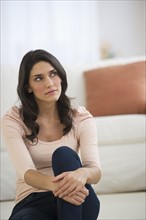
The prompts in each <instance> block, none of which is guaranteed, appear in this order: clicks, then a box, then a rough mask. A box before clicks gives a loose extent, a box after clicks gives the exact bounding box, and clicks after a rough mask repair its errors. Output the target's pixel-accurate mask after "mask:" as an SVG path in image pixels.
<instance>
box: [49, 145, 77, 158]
mask: <svg viewBox="0 0 146 220" xmlns="http://www.w3.org/2000/svg"><path fill="white" fill-rule="evenodd" d="M74 154H76V152H75V151H73V150H72V149H71V148H70V147H67V146H61V147H59V148H57V149H56V150H55V151H54V153H53V155H52V160H55V159H56V158H57V160H58V159H65V158H66V156H67V157H68V156H69V155H74Z"/></svg>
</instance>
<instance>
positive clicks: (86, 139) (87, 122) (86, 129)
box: [77, 107, 101, 169]
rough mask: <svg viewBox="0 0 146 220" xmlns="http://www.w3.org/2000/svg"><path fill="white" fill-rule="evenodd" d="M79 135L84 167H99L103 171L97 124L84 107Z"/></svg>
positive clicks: (81, 113) (79, 119)
mask: <svg viewBox="0 0 146 220" xmlns="http://www.w3.org/2000/svg"><path fill="white" fill-rule="evenodd" d="M77 135H78V141H79V149H80V155H81V159H82V164H83V166H84V167H92V166H97V167H99V169H101V164H100V159H99V151H98V140H97V127H96V123H95V120H94V118H93V116H92V115H91V114H90V113H89V112H88V111H87V110H86V109H85V108H84V107H82V108H81V109H80V112H79V115H78V130H77Z"/></svg>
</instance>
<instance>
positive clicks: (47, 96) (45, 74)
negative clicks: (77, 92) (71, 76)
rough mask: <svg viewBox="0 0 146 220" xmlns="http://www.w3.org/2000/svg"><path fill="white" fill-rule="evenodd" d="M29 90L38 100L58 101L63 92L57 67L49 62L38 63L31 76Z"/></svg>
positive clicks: (39, 101) (40, 101)
mask: <svg viewBox="0 0 146 220" xmlns="http://www.w3.org/2000/svg"><path fill="white" fill-rule="evenodd" d="M29 91H30V92H33V95H34V97H35V100H36V102H37V103H38V104H39V103H42V102H50V103H51V102H56V101H57V100H58V99H59V97H60V94H61V79H60V77H59V76H58V73H57V71H56V70H55V68H54V67H53V66H52V65H51V64H50V63H48V62H45V61H40V62H38V63H36V64H35V65H34V66H33V68H32V70H31V72H30V76H29Z"/></svg>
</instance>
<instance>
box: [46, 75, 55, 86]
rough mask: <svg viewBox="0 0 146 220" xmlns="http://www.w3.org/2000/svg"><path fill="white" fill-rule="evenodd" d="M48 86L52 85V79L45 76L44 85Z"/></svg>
mask: <svg viewBox="0 0 146 220" xmlns="http://www.w3.org/2000/svg"><path fill="white" fill-rule="evenodd" d="M49 86H53V81H52V79H51V78H50V77H47V79H46V87H49Z"/></svg>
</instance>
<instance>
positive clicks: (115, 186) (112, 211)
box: [0, 114, 146, 220]
mask: <svg viewBox="0 0 146 220" xmlns="http://www.w3.org/2000/svg"><path fill="white" fill-rule="evenodd" d="M95 120H96V123H97V132H98V145H99V153H100V159H101V164H102V172H103V174H102V179H101V181H100V182H99V183H98V184H96V185H93V187H94V189H95V191H96V193H97V194H98V197H99V199H100V201H101V210H100V215H99V218H98V219H99V220H144V219H146V212H145V196H146V195H145V189H146V185H145V184H146V183H145V173H146V168H145V122H146V116H145V114H124V115H110V116H99V117H95ZM0 196H1V203H0V206H1V211H0V220H7V219H8V217H9V215H10V213H11V210H12V207H13V206H14V196H15V172H14V170H13V168H12V165H11V163H10V161H9V159H8V155H7V152H6V150H5V146H4V144H3V143H1V194H0ZM89 220H90V219H89Z"/></svg>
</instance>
